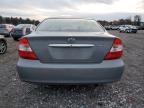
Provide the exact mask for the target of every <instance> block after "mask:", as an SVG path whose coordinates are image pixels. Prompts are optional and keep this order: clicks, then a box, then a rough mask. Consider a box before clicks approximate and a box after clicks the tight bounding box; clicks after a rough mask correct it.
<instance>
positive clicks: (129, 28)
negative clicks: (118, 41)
mask: <svg viewBox="0 0 144 108" xmlns="http://www.w3.org/2000/svg"><path fill="white" fill-rule="evenodd" d="M137 30H138V29H137V27H136V26H132V25H122V26H120V27H119V32H124V33H137Z"/></svg>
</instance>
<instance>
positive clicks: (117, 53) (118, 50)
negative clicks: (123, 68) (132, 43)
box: [105, 38, 123, 60]
mask: <svg viewBox="0 0 144 108" xmlns="http://www.w3.org/2000/svg"><path fill="white" fill-rule="evenodd" d="M122 54H123V45H122V40H121V39H120V38H115V40H114V42H113V45H112V48H111V49H110V51H109V52H108V53H107V55H106V56H105V60H112V59H118V58H120V57H121V56H122Z"/></svg>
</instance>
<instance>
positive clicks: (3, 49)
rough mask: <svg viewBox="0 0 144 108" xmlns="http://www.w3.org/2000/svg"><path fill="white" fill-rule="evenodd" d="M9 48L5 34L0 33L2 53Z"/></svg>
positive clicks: (0, 49) (0, 52) (0, 50)
mask: <svg viewBox="0 0 144 108" xmlns="http://www.w3.org/2000/svg"><path fill="white" fill-rule="evenodd" d="M6 50H7V43H6V40H5V38H4V36H2V35H0V54H4V53H5V52H6Z"/></svg>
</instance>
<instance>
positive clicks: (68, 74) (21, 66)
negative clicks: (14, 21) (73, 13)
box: [17, 18, 124, 84]
mask: <svg viewBox="0 0 144 108" xmlns="http://www.w3.org/2000/svg"><path fill="white" fill-rule="evenodd" d="M19 43H20V44H19V49H18V52H19V56H20V58H19V60H18V63H17V69H18V73H19V76H20V79H21V80H22V81H30V82H45V83H84V84H86V83H104V82H113V81H118V80H120V78H121V75H122V73H123V70H124V63H123V60H122V59H121V56H122V53H123V47H122V41H121V39H120V38H118V37H115V36H113V35H111V34H109V33H108V32H106V30H105V29H104V28H103V27H102V26H100V25H99V24H98V23H97V22H96V21H95V20H88V19H71V18H64V19H62V18H49V19H46V20H44V21H43V22H42V23H41V24H40V25H39V26H38V28H37V29H36V31H35V32H33V33H31V34H30V35H27V36H24V37H23V38H21V39H20V42H19Z"/></svg>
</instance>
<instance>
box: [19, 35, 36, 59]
mask: <svg viewBox="0 0 144 108" xmlns="http://www.w3.org/2000/svg"><path fill="white" fill-rule="evenodd" d="M18 53H19V56H20V57H21V58H24V59H30V60H36V59H37V56H36V54H35V53H34V52H33V51H32V49H31V47H30V45H29V42H28V39H27V38H26V37H24V38H21V39H20V41H19V47H18Z"/></svg>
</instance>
